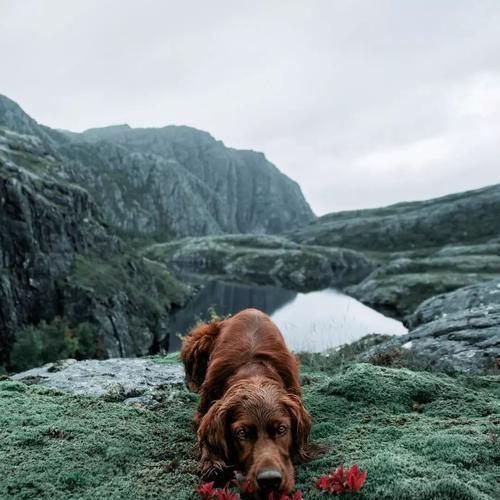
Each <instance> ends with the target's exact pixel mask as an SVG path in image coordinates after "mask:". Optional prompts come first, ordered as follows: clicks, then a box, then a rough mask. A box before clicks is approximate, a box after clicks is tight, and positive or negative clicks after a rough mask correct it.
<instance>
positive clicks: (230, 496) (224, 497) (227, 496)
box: [213, 485, 240, 500]
mask: <svg viewBox="0 0 500 500" xmlns="http://www.w3.org/2000/svg"><path fill="white" fill-rule="evenodd" d="M213 498H216V499H217V500H240V496H239V495H238V493H232V492H231V491H229V489H228V487H227V485H226V486H225V487H224V489H223V490H221V489H217V490H215V491H214V497H213Z"/></svg>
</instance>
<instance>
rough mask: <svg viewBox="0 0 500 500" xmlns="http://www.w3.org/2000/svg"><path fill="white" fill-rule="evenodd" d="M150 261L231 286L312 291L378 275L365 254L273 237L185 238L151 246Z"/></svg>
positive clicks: (149, 251)
mask: <svg viewBox="0 0 500 500" xmlns="http://www.w3.org/2000/svg"><path fill="white" fill-rule="evenodd" d="M144 255H146V256H147V257H149V258H151V259H155V260H158V261H160V262H164V263H167V264H168V265H169V266H176V267H177V268H179V269H180V270H182V271H191V272H197V273H204V274H209V275H210V276H219V277H223V278H224V279H226V280H230V281H237V282H246V283H249V282H250V283H256V284H261V285H278V286H282V287H284V288H288V289H290V290H297V291H311V290H317V289H320V288H325V287H327V286H333V285H336V286H344V285H345V284H346V283H349V282H351V283H352V282H353V281H359V280H360V279H362V278H363V277H364V276H366V275H367V274H368V273H370V271H371V270H372V269H373V263H372V262H371V261H370V260H369V259H368V258H366V257H365V256H364V255H363V254H361V253H359V252H355V251H353V250H347V249H343V248H325V247H320V246H308V245H300V244H297V243H294V242H292V241H290V240H287V239H286V238H282V237H278V236H268V235H260V236H259V235H228V236H212V237H202V238H186V239H182V240H177V241H173V242H170V243H159V244H156V245H152V246H151V247H149V248H147V249H146V250H145V251H144Z"/></svg>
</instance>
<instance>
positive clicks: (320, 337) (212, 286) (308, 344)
mask: <svg viewBox="0 0 500 500" xmlns="http://www.w3.org/2000/svg"><path fill="white" fill-rule="evenodd" d="M212 307H213V308H214V309H215V310H216V311H217V313H218V314H219V315H227V314H235V313H237V312H238V311H241V310H242V309H246V308H247V307H255V308H257V309H261V310H262V311H264V312H266V313H267V314H269V315H270V316H271V317H272V319H273V320H274V322H275V323H276V324H277V325H278V327H279V329H280V330H281V332H282V333H283V335H284V337H285V340H286V342H287V344H288V347H289V348H290V349H292V350H293V351H296V352H298V351H309V352H320V351H323V350H325V349H328V348H330V347H335V346H338V345H341V344H345V343H349V342H352V341H354V340H357V339H359V338H361V337H363V335H367V334H369V333H383V334H387V335H402V334H404V333H406V332H407V330H406V328H405V327H404V326H403V324H402V323H400V322H399V321H396V320H394V319H392V318H388V317H386V316H384V315H382V314H380V313H378V312H377V311H374V310H373V309H371V308H369V307H367V306H365V305H363V304H362V303H361V302H359V301H357V300H356V299H353V298H352V297H349V296H347V295H345V294H343V293H342V292H339V291H337V290H334V289H326V290H321V291H317V292H310V293H297V292H292V291H290V290H285V289H283V288H279V287H274V286H257V285H242V284H238V283H228V282H222V281H211V282H208V283H206V284H205V285H204V287H203V288H202V289H201V290H200V292H199V293H198V294H197V295H196V296H195V297H194V298H193V299H192V300H191V301H190V302H189V304H188V305H187V307H185V308H183V309H180V310H179V311H178V312H177V313H175V314H174V315H173V319H172V323H173V325H172V326H173V331H174V332H175V334H173V335H171V338H170V342H169V345H168V350H169V351H177V350H179V348H180V339H179V338H178V336H177V334H181V335H185V334H186V333H187V332H188V331H189V330H190V329H191V328H192V327H193V325H194V323H195V322H196V318H200V319H203V320H206V319H208V317H209V314H208V310H209V308H212Z"/></svg>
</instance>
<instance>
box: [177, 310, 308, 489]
mask: <svg viewBox="0 0 500 500" xmlns="http://www.w3.org/2000/svg"><path fill="white" fill-rule="evenodd" d="M181 358H182V361H183V363H184V368H185V372H186V382H187V384H188V386H189V388H190V389H192V390H194V391H196V392H198V393H199V396H200V399H199V406H198V411H197V412H196V413H195V415H194V416H193V422H194V425H195V428H196V429H197V442H198V447H199V451H200V469H201V474H202V477H203V479H204V480H223V479H224V478H229V476H230V475H231V474H232V473H234V472H235V471H239V472H240V473H242V474H243V475H244V476H245V478H246V480H247V481H248V482H249V483H248V484H250V485H251V487H252V489H253V491H255V492H257V494H262V495H267V494H268V493H269V492H274V491H278V492H283V493H288V492H290V491H291V490H292V489H293V487H294V484H295V478H294V464H296V463H300V462H303V461H305V460H308V459H310V458H311V457H312V449H311V448H310V447H309V445H308V438H309V434H310V431H311V417H310V415H309V413H308V412H307V411H306V409H305V408H304V405H303V403H302V392H301V388H300V379H299V364H298V361H297V359H296V358H295V356H294V355H293V354H292V353H291V352H290V351H289V350H288V348H287V346H286V344H285V340H284V338H283V335H282V334H281V332H280V331H279V330H278V328H277V326H276V325H275V324H274V323H273V322H272V320H271V318H270V317H269V316H267V315H266V314H264V313H263V312H261V311H259V310H257V309H245V310H244V311H241V312H240V313H238V314H236V315H235V316H233V317H231V318H229V319H225V320H223V321H218V322H212V323H208V324H203V325H200V326H198V327H196V328H195V329H194V330H192V331H191V332H190V334H189V335H188V336H187V337H186V338H185V340H184V342H183V345H182V350H181Z"/></svg>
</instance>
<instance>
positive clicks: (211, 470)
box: [197, 400, 232, 479]
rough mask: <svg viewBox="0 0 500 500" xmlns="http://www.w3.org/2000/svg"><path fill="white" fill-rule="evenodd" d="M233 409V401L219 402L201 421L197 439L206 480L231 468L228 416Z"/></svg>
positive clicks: (214, 477)
mask: <svg viewBox="0 0 500 500" xmlns="http://www.w3.org/2000/svg"><path fill="white" fill-rule="evenodd" d="M231 408H232V403H231V401H225V400H218V401H216V402H215V403H214V404H212V406H211V407H210V409H209V410H208V412H207V413H206V414H205V415H204V416H203V418H202V419H201V422H200V426H199V427H198V433H197V437H198V446H199V447H200V451H201V473H202V476H203V478H204V479H216V478H217V477H219V476H221V475H223V474H224V470H225V469H228V468H229V467H230V466H231V464H230V461H231V460H230V448H229V445H228V439H227V438H228V432H227V426H228V414H229V411H230V410H231Z"/></svg>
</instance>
